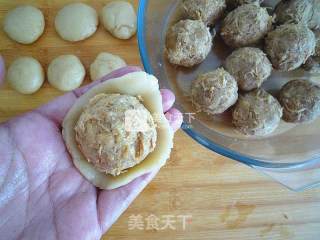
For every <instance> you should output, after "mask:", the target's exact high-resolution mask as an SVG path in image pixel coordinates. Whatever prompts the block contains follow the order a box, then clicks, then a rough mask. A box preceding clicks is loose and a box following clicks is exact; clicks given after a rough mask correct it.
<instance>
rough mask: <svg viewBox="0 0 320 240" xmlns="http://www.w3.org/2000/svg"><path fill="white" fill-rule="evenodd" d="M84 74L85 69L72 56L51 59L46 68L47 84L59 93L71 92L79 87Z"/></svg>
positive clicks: (77, 59) (76, 58)
mask: <svg viewBox="0 0 320 240" xmlns="http://www.w3.org/2000/svg"><path fill="white" fill-rule="evenodd" d="M85 74H86V72H85V68H84V67H83V65H82V63H81V62H80V60H79V58H78V57H76V56H74V55H62V56H59V57H57V58H55V59H53V60H52V61H51V63H50V64H49V67H48V81H49V83H50V84H51V85H52V86H53V87H55V88H57V89H59V90H61V91H71V90H74V89H76V88H78V87H80V85H81V83H82V82H83V79H84V77H85Z"/></svg>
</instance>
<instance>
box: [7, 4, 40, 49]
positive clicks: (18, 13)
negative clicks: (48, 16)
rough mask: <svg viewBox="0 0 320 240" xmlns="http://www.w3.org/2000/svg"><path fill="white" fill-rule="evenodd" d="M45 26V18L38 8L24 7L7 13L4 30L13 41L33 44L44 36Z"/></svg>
mask: <svg viewBox="0 0 320 240" xmlns="http://www.w3.org/2000/svg"><path fill="white" fill-rule="evenodd" d="M44 26H45V21H44V16H43V14H42V12H41V11H40V10H39V9H38V8H35V7H33V6H29V5H22V6H18V7H16V8H14V9H12V10H10V11H9V12H8V13H7V15H6V16H5V18H4V24H3V29H4V31H5V32H6V33H7V35H8V36H9V37H10V38H11V39H12V40H14V41H16V42H18V43H22V44H31V43H33V42H35V41H36V40H37V39H38V38H39V37H40V36H41V35H42V33H43V31H44Z"/></svg>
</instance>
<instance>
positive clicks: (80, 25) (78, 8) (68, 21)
mask: <svg viewBox="0 0 320 240" xmlns="http://www.w3.org/2000/svg"><path fill="white" fill-rule="evenodd" d="M54 24H55V28H56V31H57V32H58V34H59V35H60V37H61V38H62V39H64V40H67V41H71V42H76V41H81V40H84V39H86V38H88V37H90V36H91V35H93V34H94V33H95V32H96V30H97V26H98V15H97V12H96V10H95V9H94V8H92V7H90V6H88V5H87V4H84V3H71V4H68V5H66V6H64V7H63V8H62V9H61V10H60V11H59V12H58V14H57V16H56V18H55V22H54Z"/></svg>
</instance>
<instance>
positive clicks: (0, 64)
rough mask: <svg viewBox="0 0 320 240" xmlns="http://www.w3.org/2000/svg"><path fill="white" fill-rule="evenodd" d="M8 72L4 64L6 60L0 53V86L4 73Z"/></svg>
mask: <svg viewBox="0 0 320 240" xmlns="http://www.w3.org/2000/svg"><path fill="white" fill-rule="evenodd" d="M5 73H6V70H5V66H4V60H3V58H2V56H1V55H0V86H1V85H2V83H3V81H4V75H5Z"/></svg>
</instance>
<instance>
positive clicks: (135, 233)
mask: <svg viewBox="0 0 320 240" xmlns="http://www.w3.org/2000/svg"><path fill="white" fill-rule="evenodd" d="M154 1H157V0H154ZM159 1H160V0H159ZM67 2H70V1H66V0H48V1H44V0H38V1H30V0H28V1H26V0H24V1H22V0H21V1H15V0H11V1H9V0H0V22H2V21H3V17H4V15H5V13H6V12H7V11H8V9H11V8H12V7H14V6H16V5H18V4H21V3H31V4H33V5H35V6H37V7H39V8H40V9H42V11H43V12H44V14H45V18H46V29H45V33H44V35H43V36H42V37H41V38H40V39H39V40H38V41H37V42H36V43H34V44H32V45H30V46H24V45H20V44H17V43H15V42H13V41H12V40H10V39H8V38H7V36H6V35H5V34H4V32H3V31H2V30H0V53H1V54H2V55H3V56H4V59H5V61H6V66H8V65H9V64H10V62H12V60H13V59H15V58H16V57H18V56H21V55H30V56H33V57H35V58H37V59H38V60H39V61H40V62H41V63H42V65H43V66H44V68H45V69H46V68H47V65H48V63H49V62H50V60H52V59H53V58H54V57H55V56H58V55H60V54H66V53H71V54H75V55H77V56H79V57H80V59H81V61H82V62H83V63H84V65H85V67H86V69H88V67H89V65H90V63H91V62H92V61H93V60H94V58H95V57H96V55H97V54H98V53H99V52H101V51H108V52H111V53H114V54H118V55H120V56H121V57H123V58H124V59H125V60H126V61H127V63H128V64H133V65H141V63H140V57H139V53H138V47H137V41H136V38H133V39H131V40H129V41H121V40H117V39H115V38H113V37H112V36H110V35H109V34H108V33H107V32H106V31H104V30H103V28H102V26H99V30H98V31H97V32H96V33H95V34H94V35H93V36H92V37H91V38H89V39H88V40H85V41H82V42H80V43H68V42H65V41H63V40H61V39H60V38H59V37H58V36H57V34H56V32H55V30H54V28H53V21H54V16H55V14H56V13H57V11H58V9H59V8H61V7H62V6H63V5H64V4H66V3H67ZM82 2H87V3H89V4H90V5H91V6H93V7H95V8H96V9H97V10H99V9H100V8H101V7H102V6H103V4H104V3H106V2H108V1H106V0H91V1H82ZM132 2H133V3H134V4H135V6H136V7H137V5H138V1H137V0H135V1H132ZM88 82H89V80H88V79H87V80H86V82H85V83H84V84H86V83H88ZM61 94H63V93H62V92H59V91H57V90H55V89H53V88H52V87H51V86H50V85H49V84H48V83H47V82H46V83H45V84H44V86H43V87H42V88H41V90H40V91H39V92H37V93H36V94H33V95H30V96H27V95H21V94H19V93H17V92H15V91H14V90H12V89H10V88H9V86H7V85H6V84H5V85H4V86H3V88H2V89H0V122H3V121H5V120H7V119H9V118H11V117H14V116H16V115H18V114H21V113H24V112H26V111H29V110H31V109H34V108H35V107H37V106H39V105H41V104H43V103H46V102H48V101H50V100H51V99H53V98H55V97H56V96H58V95H61ZM166 215H167V217H166ZM168 215H169V216H168ZM150 216H153V218H154V219H156V220H157V221H156V223H158V224H156V225H158V227H159V228H160V229H158V230H156V229H152V228H151V227H150V226H147V225H148V223H149V224H150V221H147V220H150V219H151V218H150ZM182 216H186V217H187V216H190V218H188V220H187V221H186V226H185V229H183V226H182V222H181V220H182ZM166 218H169V220H171V221H176V222H172V225H173V226H172V227H174V228H175V229H171V228H169V227H166V226H165V225H164V223H168V221H166ZM134 220H135V221H134ZM138 220H141V221H138ZM133 223H140V225H133ZM142 224H143V225H142ZM156 225H155V226H156ZM161 228H163V229H161ZM0 238H1V237H0ZM103 239H105V240H107V239H108V240H109V239H110V240H124V239H128V240H133V239H139V240H140V239H145V240H149V239H155V240H157V239H159V240H160V239H161V240H162V239H168V240H171V239H190V240H202V239H228V240H229V239H246V240H250V239H266V240H267V239H281V240H283V239H290V240H291V239H299V240H300V239H302V240H318V239H320V189H314V190H309V191H306V192H302V193H294V192H291V191H289V190H287V189H286V188H284V187H283V186H281V185H280V184H277V183H275V182H273V181H272V180H271V179H269V178H267V177H265V176H263V175H261V174H260V173H258V172H256V171H254V170H253V169H251V168H248V167H247V166H244V165H242V164H240V163H237V162H235V161H232V160H230V159H227V158H224V157H222V156H220V155H217V154H215V153H213V152H210V151H209V150H207V149H205V148H203V147H202V146H200V145H199V144H197V143H196V142H195V141H193V140H192V139H190V138H189V137H188V136H187V135H186V134H185V133H183V132H182V131H179V132H178V133H177V134H176V137H175V147H174V149H173V152H172V155H171V158H170V160H169V161H168V164H167V165H166V166H165V167H164V168H163V169H162V170H161V172H160V173H159V174H158V175H157V177H156V178H155V179H154V181H153V182H152V183H151V184H150V185H149V186H148V187H147V188H146V189H145V190H144V191H143V192H142V194H141V195H140V196H139V197H138V198H137V200H135V202H134V203H133V204H132V205H131V206H130V208H129V209H128V210H127V211H126V212H125V213H124V214H123V215H122V216H121V217H120V219H119V220H118V222H117V223H116V224H114V226H113V227H112V228H111V229H110V231H109V232H108V233H107V234H106V235H105V236H104V238H103Z"/></svg>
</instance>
